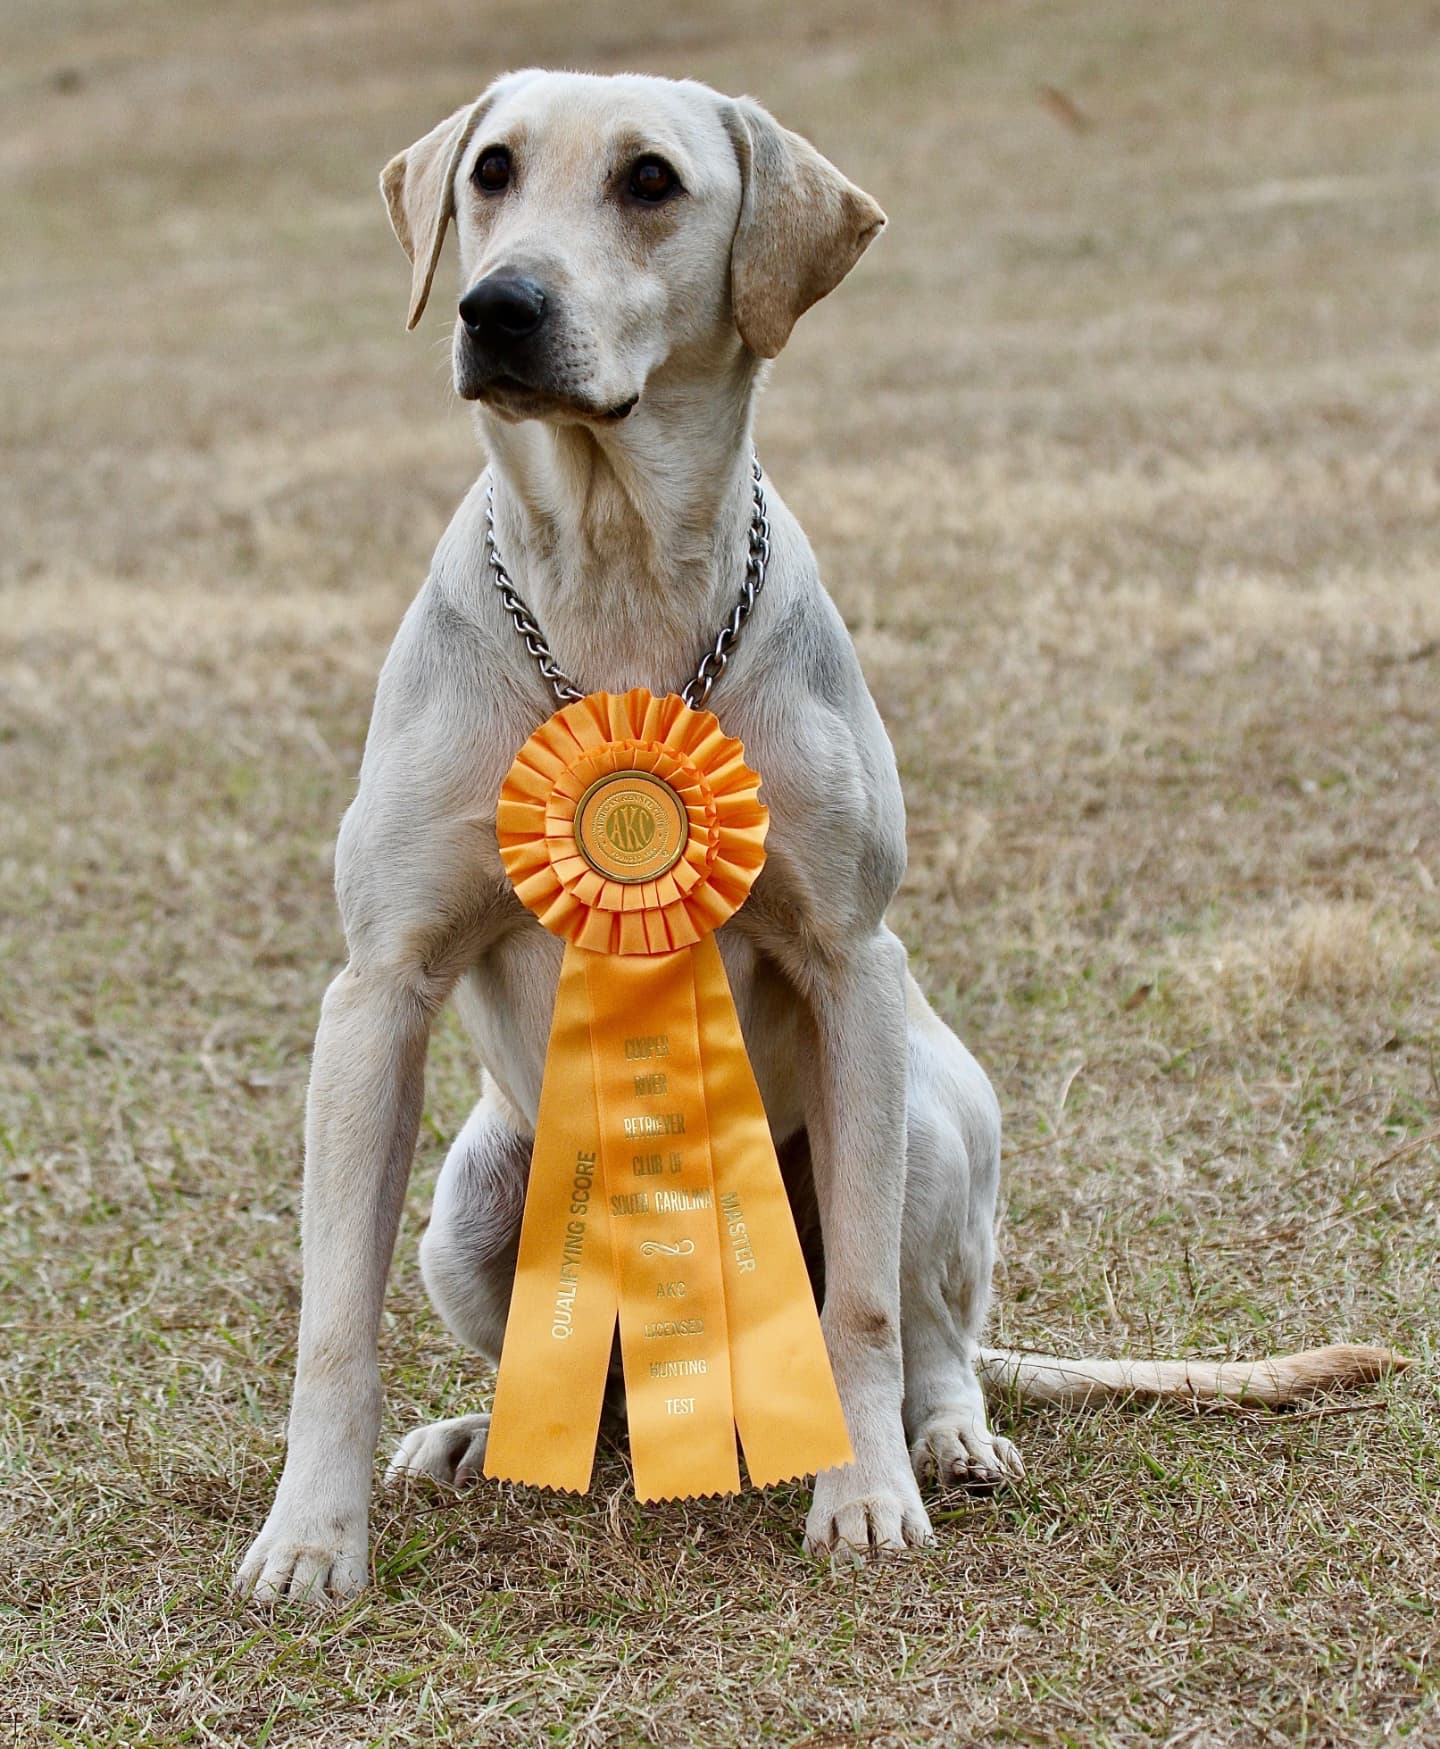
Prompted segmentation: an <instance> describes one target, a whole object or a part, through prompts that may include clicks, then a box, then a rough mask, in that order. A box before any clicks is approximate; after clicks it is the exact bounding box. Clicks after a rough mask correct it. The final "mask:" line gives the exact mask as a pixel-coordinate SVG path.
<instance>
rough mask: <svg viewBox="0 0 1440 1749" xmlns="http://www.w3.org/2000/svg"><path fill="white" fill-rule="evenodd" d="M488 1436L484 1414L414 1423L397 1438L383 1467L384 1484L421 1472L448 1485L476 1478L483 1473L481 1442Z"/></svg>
mask: <svg viewBox="0 0 1440 1749" xmlns="http://www.w3.org/2000/svg"><path fill="white" fill-rule="evenodd" d="M489 1437H490V1417H489V1416H488V1415H458V1416H456V1418H455V1419H454V1420H453V1421H435V1422H432V1423H431V1424H430V1426H428V1427H417V1428H416V1429H415V1431H414V1432H413V1433H407V1434H406V1435H405V1437H404V1439H402V1440H401V1442H400V1444H399V1446H398V1448H397V1449H396V1452H395V1455H394V1457H393V1458H391V1460H390V1465H389V1468H388V1469H387V1470H386V1471H385V1486H386V1487H387V1488H393V1487H394V1486H395V1485H396V1484H397V1483H399V1482H404V1481H407V1480H409V1479H411V1478H412V1477H419V1476H424V1477H427V1478H428V1479H429V1480H430V1481H432V1482H443V1483H445V1484H446V1485H447V1486H448V1487H451V1488H463V1487H464V1486H465V1484H466V1483H467V1482H478V1481H479V1480H480V1478H481V1476H482V1475H483V1474H484V1463H485V1442H486V1441H487V1440H488V1439H489Z"/></svg>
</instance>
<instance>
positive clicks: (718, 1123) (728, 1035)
mask: <svg viewBox="0 0 1440 1749" xmlns="http://www.w3.org/2000/svg"><path fill="white" fill-rule="evenodd" d="M690 951H691V957H692V964H693V967H694V973H695V990H696V999H697V1007H698V1011H699V1019H700V1054H701V1060H702V1063H703V1069H704V1077H705V1097H706V1102H707V1104H708V1106H709V1108H710V1112H711V1149H712V1151H713V1154H714V1158H715V1184H716V1191H717V1213H718V1216H719V1225H720V1250H721V1258H722V1261H723V1265H724V1272H725V1305H726V1311H727V1314H728V1322H729V1327H730V1359H731V1389H732V1392H733V1394H734V1399H735V1422H736V1425H737V1427H738V1428H739V1431H740V1443H741V1445H742V1446H743V1448H744V1451H745V1467H746V1468H747V1470H748V1471H749V1473H750V1480H751V1482H752V1483H753V1484H754V1485H755V1486H756V1487H768V1486H769V1485H770V1484H771V1483H774V1482H782V1481H788V1480H791V1479H792V1478H794V1477H798V1476H802V1475H814V1474H816V1473H817V1472H818V1471H820V1470H828V1469H834V1468H836V1467H837V1466H839V1465H841V1464H848V1463H853V1462H854V1452H853V1451H852V1449H851V1445H850V1436H849V1434H848V1432H847V1431H846V1427H845V1416H844V1412H843V1410H842V1409H841V1407H840V1395H839V1392H838V1391H837V1390H836V1388H835V1379H834V1375H833V1373H832V1372H831V1370H830V1357H829V1354H828V1353H827V1351H826V1348H825V1337H824V1334H823V1332H822V1330H821V1328H820V1319H819V1315H818V1313H817V1312H816V1309H815V1298H814V1295H813V1293H812V1292H811V1288H810V1277H809V1272H808V1271H807V1269H806V1267H805V1258H804V1253H803V1252H802V1251H801V1248H800V1239H799V1235H798V1234H797V1233H796V1231H795V1221H794V1217H793V1216H792V1214H791V1212H790V1199H789V1197H788V1196H787V1195H786V1191H785V1185H784V1182H783V1180H782V1179H781V1176H780V1164H779V1161H778V1160H777V1159H776V1156H775V1145H774V1142H773V1141H772V1139H771V1135H770V1125H769V1122H768V1120H767V1119H766V1116H765V1107H764V1104H763V1102H762V1101H761V1098H760V1090H759V1088H758V1087H757V1086H756V1084H755V1075H754V1071H753V1070H752V1069H751V1067H750V1059H749V1057H748V1055H747V1054H746V1051H745V1042H744V1039H743V1037H742V1035H741V1032H740V1023H739V1019H738V1017H737V1015H736V1013H735V1002H734V998H733V997H732V996H731V994H730V985H729V981H728V980H727V978H726V976H725V967H724V964H723V962H722V961H721V958H720V950H719V948H718V947H717V946H716V943H715V938H714V936H713V935H707V936H706V937H705V938H704V939H703V940H702V941H700V942H699V943H697V944H696V946H695V947H694V948H692V949H691V950H690Z"/></svg>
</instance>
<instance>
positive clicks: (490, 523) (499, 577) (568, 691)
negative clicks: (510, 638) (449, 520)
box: [485, 456, 770, 711]
mask: <svg viewBox="0 0 1440 1749" xmlns="http://www.w3.org/2000/svg"><path fill="white" fill-rule="evenodd" d="M750 470H751V474H752V476H753V481H754V483H753V487H752V498H753V503H754V508H753V510H752V512H751V516H750V540H749V550H748V553H747V555H746V560H745V580H744V582H743V583H742V584H741V585H740V599H739V600H738V601H737V602H736V603H735V605H734V607H733V608H732V609H731V610H730V617H729V619H727V620H726V621H725V623H724V625H722V626H721V628H720V630H719V631H718V632H716V634H715V641H714V643H713V644H711V645H710V647H709V648H708V649H707V650H706V652H705V654H704V655H703V656H702V657H701V658H700V665H699V667H698V668H697V669H696V670H695V673H694V674H693V675H692V676H691V678H690V679H689V680H688V681H686V683H685V685H684V686H682V687H681V689H680V696H681V698H683V699H684V701H685V703H686V704H687V705H689V707H690V709H691V710H692V711H698V710H703V709H704V707H705V703H706V701H707V700H708V699H709V697H710V694H711V692H712V691H713V690H714V687H715V682H716V681H717V680H718V679H719V678H720V676H721V675H722V674H723V673H724V672H725V667H726V664H727V663H728V662H729V660H730V658H731V657H732V656H733V655H734V654H735V645H736V643H737V642H738V641H739V638H740V633H741V631H742V630H743V629H744V626H745V622H746V620H748V619H749V617H750V615H751V614H752V613H753V612H754V611H755V602H756V600H757V598H758V597H759V594H760V591H761V590H762V589H763V588H764V587H765V568H766V566H767V565H768V564H769V562H770V519H769V517H768V516H767V514H766V510H765V487H764V483H763V476H762V475H761V472H760V461H759V458H758V457H756V456H752V457H751V459H750ZM485 553H486V557H487V558H488V559H489V561H490V569H491V571H493V572H494V576H495V587H496V588H497V589H498V590H499V591H500V600H501V602H502V603H503V605H504V608H505V611H506V612H507V613H508V614H509V615H510V618H511V619H512V620H513V621H514V622H515V630H516V631H517V632H519V634H520V636H521V638H522V639H523V640H524V644H525V648H526V649H527V650H528V651H529V652H530V654H531V656H532V657H533V658H534V659H535V665H536V667H537V668H539V670H540V674H541V677H542V678H543V679H544V680H546V681H547V682H548V683H549V685H550V688H551V690H552V691H553V692H554V694H555V696H556V698H558V699H559V700H560V702H561V704H573V703H574V702H575V701H576V700H577V699H580V698H583V697H584V696H585V695H584V693H583V692H581V691H580V689H579V687H578V686H576V685H575V683H574V682H573V681H572V680H571V679H570V677H569V675H568V674H566V673H565V671H564V669H562V668H561V667H560V665H559V663H558V662H556V660H555V658H554V656H552V655H551V653H550V646H549V645H548V644H547V643H546V642H545V634H544V633H543V632H542V631H541V630H540V627H539V625H538V624H537V623H536V620H535V616H534V614H533V613H531V611H530V609H529V608H528V607H527V606H526V605H525V600H524V597H523V596H522V595H521V594H520V591H519V590H518V589H517V588H516V587H515V585H514V583H512V582H511V580H510V573H509V572H508V571H507V570H506V569H505V561H504V560H503V559H502V558H501V557H500V548H499V546H498V545H497V543H496V540H495V483H494V481H493V480H492V481H491V482H490V484H489V486H488V487H487V488H486V491H485Z"/></svg>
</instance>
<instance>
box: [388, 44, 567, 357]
mask: <svg viewBox="0 0 1440 1749" xmlns="http://www.w3.org/2000/svg"><path fill="white" fill-rule="evenodd" d="M534 74H535V69H533V68H531V69H529V70H528V71H527V72H524V73H509V74H507V75H506V76H505V77H504V78H503V79H497V80H496V81H495V83H494V84H493V85H491V86H490V87H489V89H488V90H486V91H485V92H483V93H482V94H481V95H480V96H479V97H477V98H476V99H475V101H474V102H473V103H467V104H466V105H465V107H464V108H463V109H457V110H456V111H455V113H454V115H450V116H446V118H445V120H444V121H442V122H441V123H440V125H439V126H438V127H433V128H431V130H430V132H429V133H428V134H426V135H425V137H424V138H423V139H419V140H416V142H415V144H414V145H413V146H410V147H408V148H407V149H406V150H405V151H403V152H399V153H397V154H396V155H395V157H393V158H392V159H391V160H390V162H389V163H388V164H387V165H386V166H385V168H384V169H383V170H382V171H381V172H380V192H381V194H383V195H384V197H385V205H386V207H387V209H388V210H389V213H390V223H391V224H392V225H393V226H394V227H395V235H396V236H397V237H398V238H399V239H400V243H401V246H402V247H403V249H404V251H405V253H406V254H407V255H408V256H409V257H410V262H411V266H412V268H413V270H414V271H413V273H412V275H411V280H410V315H409V318H408V320H407V321H406V323H405V326H406V327H407V328H413V327H414V326H415V324H416V323H417V322H418V321H419V320H420V317H421V315H422V314H423V312H424V309H425V304H426V300H427V299H428V298H429V296H430V286H431V284H432V282H433V281H434V278H435V269H436V267H437V266H438V265H439V262H440V248H441V245H442V244H443V243H444V241H445V228H446V226H447V225H448V224H449V223H450V221H451V219H452V218H453V217H454V216H455V172H456V171H457V170H458V169H459V168H460V160H461V158H462V157H463V156H464V154H465V148H466V147H467V146H468V145H469V144H470V142H471V140H472V139H473V138H474V137H475V129H476V128H477V127H478V126H479V125H480V122H481V120H482V118H483V117H484V115H485V113H486V111H487V110H488V109H490V107H491V106H492V105H493V103H494V102H495V99H496V97H497V96H499V95H500V92H501V89H502V87H503V88H504V89H505V90H506V91H510V90H513V89H514V87H515V85H516V84H517V83H520V82H522V81H524V80H527V79H530V78H533V77H534Z"/></svg>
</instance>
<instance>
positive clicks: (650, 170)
mask: <svg viewBox="0 0 1440 1749" xmlns="http://www.w3.org/2000/svg"><path fill="white" fill-rule="evenodd" d="M679 187H680V178H679V177H678V176H677V175H676V174H675V172H674V171H673V170H672V169H671V168H670V166H669V165H668V164H667V163H666V162H665V160H664V159H663V158H657V157H655V156H654V155H653V154H647V155H646V156H645V157H643V158H637V159H636V160H635V162H634V163H633V164H632V165H631V166H630V192H631V194H633V195H634V196H635V198H636V200H643V201H646V202H647V203H648V204H649V205H651V206H653V205H655V203H656V202H657V201H662V200H664V199H665V198H666V196H667V195H671V194H674V193H675V192H676V191H677V190H678V189H679Z"/></svg>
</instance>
